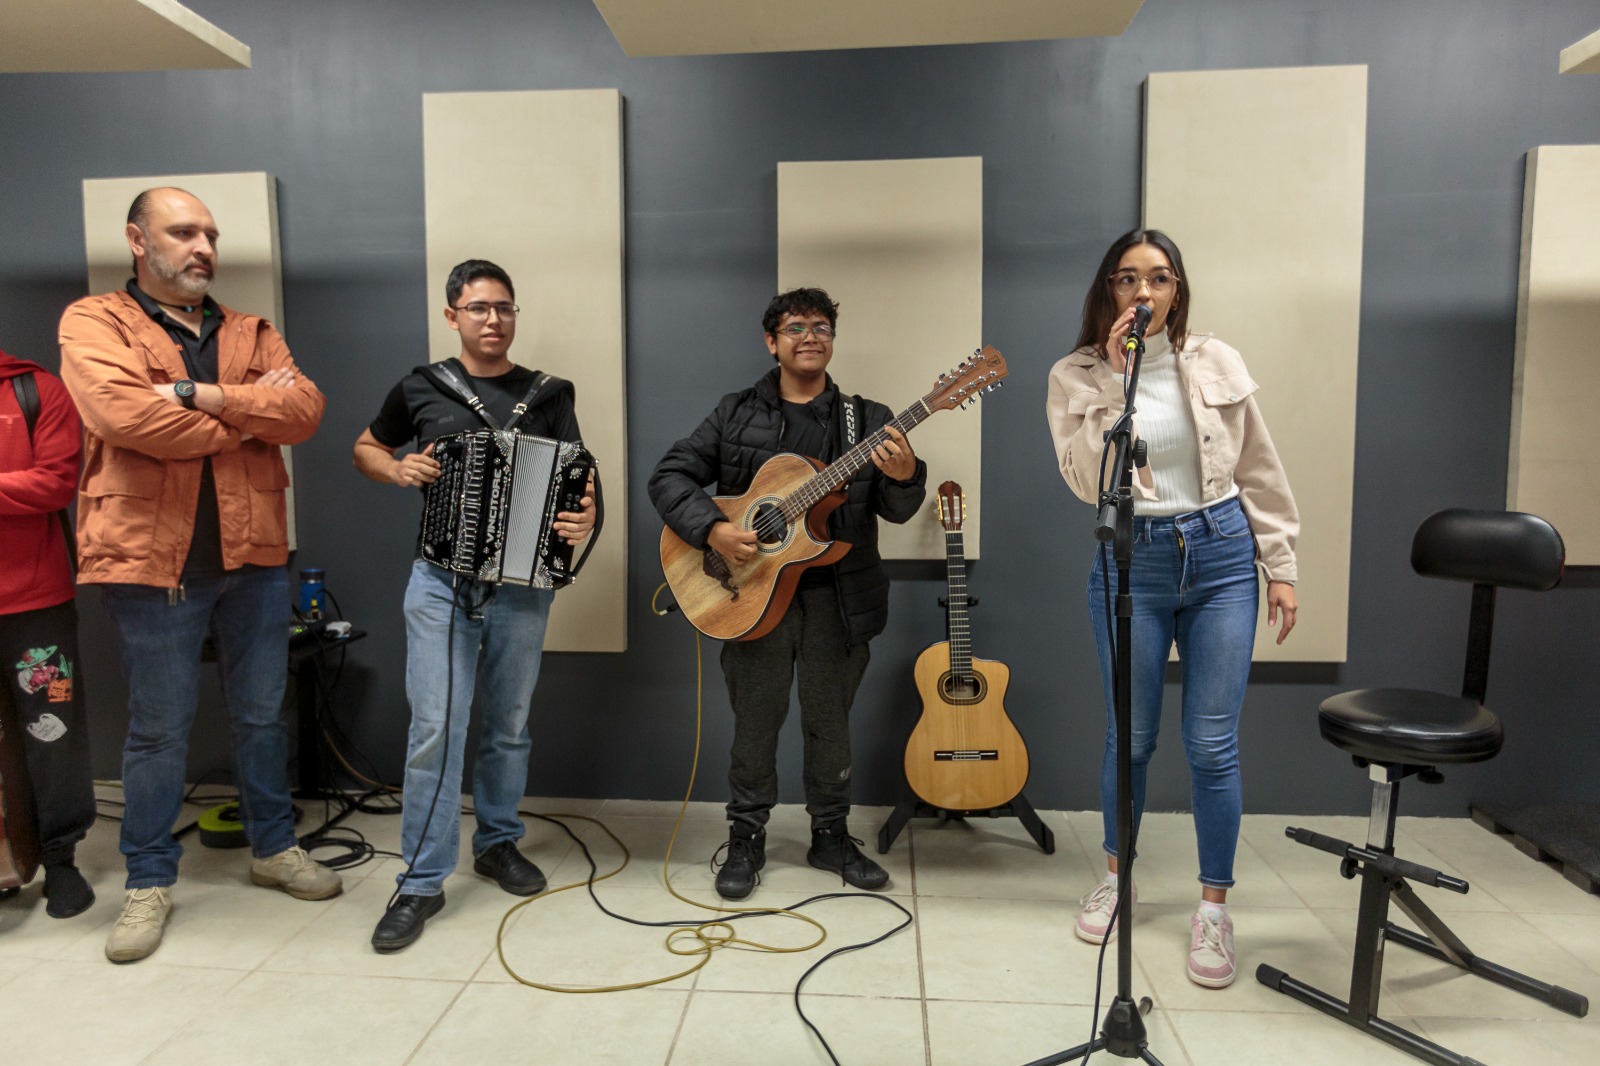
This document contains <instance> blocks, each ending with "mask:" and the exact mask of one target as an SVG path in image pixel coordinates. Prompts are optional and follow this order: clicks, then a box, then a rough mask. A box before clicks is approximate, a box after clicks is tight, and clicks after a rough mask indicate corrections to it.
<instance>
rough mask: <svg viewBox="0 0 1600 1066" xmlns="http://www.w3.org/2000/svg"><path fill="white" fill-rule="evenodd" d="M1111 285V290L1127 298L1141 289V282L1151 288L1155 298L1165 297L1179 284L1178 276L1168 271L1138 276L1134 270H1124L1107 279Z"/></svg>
mask: <svg viewBox="0 0 1600 1066" xmlns="http://www.w3.org/2000/svg"><path fill="white" fill-rule="evenodd" d="M1106 280H1107V281H1109V282H1110V283H1111V288H1112V290H1113V291H1114V292H1116V293H1117V294H1118V295H1119V296H1127V295H1129V294H1130V293H1132V292H1134V291H1135V290H1136V289H1138V288H1139V282H1141V281H1142V282H1144V283H1145V284H1146V285H1148V286H1150V293H1151V295H1153V296H1164V295H1166V294H1167V293H1169V292H1171V291H1172V290H1173V289H1174V288H1175V287H1176V286H1177V284H1178V275H1176V274H1174V273H1172V272H1170V271H1167V270H1158V271H1156V272H1155V273H1154V274H1138V273H1135V272H1134V271H1132V270H1123V271H1120V272H1118V273H1116V274H1112V275H1111V276H1110V277H1109V278H1107V279H1106Z"/></svg>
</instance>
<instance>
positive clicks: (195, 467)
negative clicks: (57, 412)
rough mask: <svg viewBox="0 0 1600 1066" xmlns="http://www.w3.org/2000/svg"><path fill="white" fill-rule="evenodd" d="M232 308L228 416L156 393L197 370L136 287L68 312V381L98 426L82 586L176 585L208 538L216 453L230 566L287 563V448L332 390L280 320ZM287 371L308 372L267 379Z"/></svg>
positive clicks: (313, 424) (225, 359)
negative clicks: (298, 353) (299, 360)
mask: <svg viewBox="0 0 1600 1066" xmlns="http://www.w3.org/2000/svg"><path fill="white" fill-rule="evenodd" d="M222 311H223V319H222V325H221V327H220V328H219V329H218V330H217V383H218V384H219V385H220V386H221V387H222V391H223V410H222V414H221V415H220V416H215V415H209V414H206V413H205V412H203V411H191V410H188V409H187V408H184V407H181V406H179V405H178V404H175V403H173V402H172V401H170V400H168V399H166V398H165V397H163V396H161V395H159V394H157V393H156V392H155V391H154V390H153V389H152V386H154V385H163V384H170V383H172V382H175V381H182V380H183V379H185V378H187V377H188V376H189V373H188V370H187V369H185V367H184V363H183V351H182V349H181V348H180V347H179V346H178V345H177V344H176V343H174V341H173V340H172V338H171V337H170V336H168V334H167V331H166V330H165V329H163V328H162V327H161V326H160V325H159V324H158V323H157V322H155V321H153V320H152V319H151V318H150V316H149V315H147V314H145V313H144V310H143V308H141V307H140V306H139V304H138V302H137V301H135V300H134V298H133V297H132V296H130V295H128V294H127V293H126V292H112V293H107V294H105V295H103V296H90V297H87V298H85V299H82V300H79V301H78V302H76V303H74V304H73V305H72V306H70V307H68V308H67V310H66V313H65V314H63V315H62V316H61V334H60V336H61V377H62V380H64V381H65V382H66V384H67V389H68V391H70V392H71V393H72V398H73V399H74V400H75V401H76V402H77V405H78V413H79V414H80V415H82V417H83V429H84V447H83V476H82V479H81V481H80V482H79V484H78V559H79V571H78V580H79V581H80V582H82V583H84V584H94V583H106V582H118V583H127V584H135V585H154V586H156V587H159V588H172V587H175V586H176V585H177V584H178V580H179V577H180V575H181V574H182V572H183V563H184V560H185V559H187V558H188V555H189V542H190V540H192V539H193V537H194V512H195V506H196V504H197V503H198V501H199V498H200V475H201V472H202V470H203V467H204V462H205V459H206V458H207V457H210V459H211V468H212V474H213V477H214V478H215V480H216V485H217V511H218V517H219V518H220V520H221V526H222V565H223V567H224V568H225V569H229V570H232V569H235V568H237V567H240V566H244V565H246V564H253V565H257V566H279V565H282V564H283V563H284V562H285V561H287V559H288V556H289V525H288V518H287V515H286V512H285V507H284V490H285V489H286V488H287V487H288V485H289V472H288V470H287V469H286V468H285V467H284V465H283V455H282V453H281V452H280V451H279V449H278V446H279V445H282V444H299V443H301V442H302V441H305V440H308V439H309V438H310V437H311V434H312V433H314V432H316V429H317V424H318V423H319V422H321V420H322V409H323V407H324V405H325V404H326V400H325V399H324V398H323V395H322V393H321V392H320V391H318V389H317V387H316V385H314V384H312V382H311V379H310V378H308V377H306V376H305V375H304V374H303V373H301V371H300V369H299V368H298V367H296V366H295V365H294V361H293V360H292V359H291V358H290V357H289V348H288V346H287V345H286V344H284V341H283V338H282V337H281V336H280V335H279V334H278V331H277V330H276V329H274V328H273V327H272V324H271V323H270V322H268V321H267V320H266V319H263V318H260V317H257V316H256V315H247V314H245V313H243V312H241V311H235V310H233V309H231V308H226V307H225V308H223V309H222ZM279 367H289V368H292V369H293V370H294V372H295V384H294V385H293V386H292V387H291V388H287V389H280V388H274V387H272V386H261V385H255V384H253V382H255V381H257V380H258V379H259V378H260V377H261V375H262V374H264V373H266V372H267V371H269V370H274V369H277V368H279ZM245 437H249V438H250V439H248V440H245V439H243V438H245Z"/></svg>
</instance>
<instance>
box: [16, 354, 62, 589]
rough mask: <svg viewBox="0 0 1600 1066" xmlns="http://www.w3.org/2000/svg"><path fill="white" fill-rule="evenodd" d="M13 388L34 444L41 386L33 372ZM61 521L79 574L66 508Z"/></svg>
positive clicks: (57, 515) (22, 375) (59, 512)
mask: <svg viewBox="0 0 1600 1066" xmlns="http://www.w3.org/2000/svg"><path fill="white" fill-rule="evenodd" d="M11 388H12V391H14V392H15V393H16V394H17V406H18V407H20V408H22V421H23V422H24V423H26V424H27V426H28V444H29V445H30V446H32V444H33V427H34V426H36V425H38V424H39V409H40V404H39V384H38V382H36V381H34V380H33V371H31V370H30V371H28V372H27V373H26V374H18V375H17V376H16V377H14V378H12V379H11ZM56 517H57V518H58V519H60V521H61V535H62V536H63V537H65V538H66V541H67V562H68V563H70V564H71V565H72V572H73V573H74V574H76V573H77V572H78V538H77V537H76V536H75V535H74V534H73V532H72V519H71V518H69V517H67V512H66V509H65V508H62V509H61V510H59V511H57V512H56Z"/></svg>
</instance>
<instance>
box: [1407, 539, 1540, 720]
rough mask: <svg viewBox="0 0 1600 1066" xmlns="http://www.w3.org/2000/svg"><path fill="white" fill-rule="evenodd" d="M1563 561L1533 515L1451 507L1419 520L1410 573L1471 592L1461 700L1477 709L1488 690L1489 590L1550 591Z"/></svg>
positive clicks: (1491, 600)
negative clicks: (1460, 584)
mask: <svg viewBox="0 0 1600 1066" xmlns="http://www.w3.org/2000/svg"><path fill="white" fill-rule="evenodd" d="M1566 558H1567V549H1566V546H1565V545H1564V544H1562V543H1561V534H1559V533H1557V532H1556V529H1555V527H1554V526H1552V525H1551V524H1550V523H1549V522H1546V521H1545V520H1544V519H1542V518H1539V517H1538V516H1536V515H1531V514H1523V513H1522V512H1520V511H1473V510H1468V509H1466V508H1464V507H1453V508H1450V509H1449V510H1446V511H1439V512H1437V513H1435V514H1431V515H1429V516H1428V517H1427V518H1425V519H1423V521H1422V524H1421V525H1420V526H1418V527H1417V532H1416V535H1415V536H1414V537H1412V538H1411V568H1412V569H1413V570H1415V571H1416V572H1417V573H1419V574H1421V575H1423V576H1424V577H1438V578H1445V579H1447V580H1451V581H1470V582H1472V586H1473V588H1472V617H1471V620H1470V621H1469V622H1468V627H1467V664H1466V672H1465V674H1464V676H1463V679H1462V682H1461V695H1463V696H1465V697H1466V698H1468V699H1471V700H1476V701H1477V702H1478V703H1482V702H1483V697H1484V693H1485V692H1486V691H1487V689H1488V685H1489V643H1490V638H1491V637H1492V636H1493V634H1494V591H1495V589H1496V588H1501V587H1504V588H1517V589H1528V590H1530V591H1533V592H1546V591H1548V590H1550V589H1553V588H1555V587H1556V585H1558V584H1559V583H1560V582H1561V570H1562V567H1563V565H1564V564H1565V563H1566Z"/></svg>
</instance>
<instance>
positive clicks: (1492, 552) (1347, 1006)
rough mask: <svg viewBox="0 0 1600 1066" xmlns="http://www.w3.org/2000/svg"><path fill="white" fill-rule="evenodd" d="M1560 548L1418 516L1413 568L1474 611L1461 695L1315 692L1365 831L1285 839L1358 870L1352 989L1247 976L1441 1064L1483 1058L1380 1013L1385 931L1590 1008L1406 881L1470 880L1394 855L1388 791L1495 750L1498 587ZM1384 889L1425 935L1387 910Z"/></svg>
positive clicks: (1539, 588) (1553, 541)
mask: <svg viewBox="0 0 1600 1066" xmlns="http://www.w3.org/2000/svg"><path fill="white" fill-rule="evenodd" d="M1565 558H1566V550H1565V548H1564V547H1563V546H1562V543H1561V537H1560V535H1559V534H1557V533H1556V531H1555V529H1554V528H1553V527H1552V526H1551V525H1550V523H1548V522H1546V521H1545V520H1544V519H1542V518H1536V517H1534V516H1533V515H1528V514H1519V513H1516V512H1507V511H1468V510H1460V509H1456V510H1449V511H1440V512H1439V513H1438V514H1435V515H1432V516H1430V517H1429V518H1428V519H1426V520H1425V521H1424V522H1423V523H1422V525H1421V526H1419V527H1417V533H1416V536H1415V537H1414V538H1413V539H1412V542H1411V568H1412V569H1413V570H1415V571H1416V572H1417V573H1419V574H1422V575H1423V576H1425V577H1440V578H1447V579H1451V580H1456V581H1469V582H1471V583H1472V617H1471V622H1470V624H1469V629H1468V636H1467V666H1466V676H1465V679H1464V680H1463V681H1462V685H1461V695H1460V696H1450V695H1446V694H1444V693H1441V692H1421V691H1418V690H1415V689H1403V688H1368V689H1358V690H1357V691H1355V692H1342V693H1340V694H1339V695H1337V696H1332V697H1330V698H1328V699H1326V700H1324V701H1323V703H1322V710H1321V713H1320V714H1319V715H1318V716H1317V718H1318V724H1319V725H1320V727H1321V730H1322V738H1323V739H1324V740H1326V741H1327V742H1328V743H1330V744H1332V745H1334V746H1335V747H1337V748H1340V749H1341V750H1343V751H1346V752H1349V753H1350V755H1351V757H1352V758H1354V759H1355V762H1356V765H1357V766H1360V767H1362V768H1364V769H1365V770H1366V771H1367V774H1368V776H1369V777H1371V779H1372V782H1373V785H1372V816H1371V820H1370V821H1369V822H1368V825H1367V843H1366V845H1365V846H1364V847H1363V846H1358V845H1355V844H1351V843H1348V842H1346V841H1343V840H1336V839H1334V838H1333V837H1329V836H1324V835H1322V834H1321V833H1313V832H1311V831H1310V830H1309V829H1296V828H1292V827H1291V828H1290V829H1289V830H1288V835H1289V837H1290V838H1291V839H1293V840H1297V841H1299V842H1300V843H1302V844H1306V845H1308V846H1310V847H1313V848H1318V849H1320V850H1322V851H1326V852H1330V853H1331V854H1334V855H1338V856H1339V857H1340V858H1341V859H1342V860H1343V861H1342V862H1341V863H1340V864H1339V872H1340V873H1341V874H1343V875H1344V876H1345V877H1350V878H1354V877H1358V876H1359V877H1360V878H1361V909H1360V913H1359V917H1358V918H1357V921H1356V950H1355V961H1354V963H1353V965H1352V967H1351V971H1350V999H1349V1002H1345V1001H1343V1000H1339V999H1335V998H1334V997H1333V996H1331V995H1329V994H1328V993H1326V992H1324V991H1322V990H1321V989H1318V988H1313V987H1312V986H1310V985H1308V984H1305V983H1304V982H1302V981H1297V980H1295V979H1294V978H1293V977H1290V976H1289V975H1288V974H1286V973H1284V972H1283V971H1282V970H1279V969H1277V968H1276V967H1273V966H1268V965H1265V964H1263V965H1261V966H1260V967H1258V968H1257V969H1256V980H1258V981H1260V982H1261V983H1262V984H1264V985H1266V986H1267V987H1268V988H1271V989H1274V990H1275V991H1278V992H1282V993H1284V994H1285V995H1287V996H1292V997H1293V998H1295V999H1297V1000H1299V1001H1300V1002H1302V1003H1305V1004H1307V1005H1308V1006H1312V1007H1315V1008H1317V1009H1318V1010H1320V1011H1322V1012H1323V1013H1324V1014H1329V1015H1332V1016H1333V1017H1335V1018H1338V1019H1340V1020H1341V1021H1344V1022H1347V1023H1349V1024H1350V1025H1353V1026H1355V1027H1356V1028H1357V1029H1360V1030H1363V1031H1364V1032H1367V1033H1370V1034H1371V1035H1373V1036H1375V1037H1377V1038H1378V1039H1379V1040H1382V1041H1384V1042H1385V1043H1387V1044H1392V1045H1393V1046H1395V1047H1397V1048H1399V1049H1401V1050H1402V1051H1407V1052H1410V1053H1411V1054H1413V1055H1415V1056H1417V1057H1418V1058H1419V1059H1422V1060H1423V1061H1425V1062H1431V1063H1436V1064H1438V1066H1483V1064H1482V1063H1479V1062H1478V1061H1477V1060H1476V1059H1471V1058H1468V1057H1466V1056H1465V1055H1458V1054H1456V1053H1455V1052H1453V1051H1450V1050H1449V1049H1447V1048H1443V1047H1440V1046H1439V1045H1438V1044H1435V1043H1433V1042H1432V1041H1429V1040H1425V1039H1423V1038H1422V1037H1420V1036H1418V1035H1417V1034H1416V1033H1413V1032H1411V1031H1410V1030H1409V1029H1402V1028H1401V1027H1400V1026H1398V1025H1395V1024H1394V1023H1392V1022H1388V1021H1385V1020H1384V1019H1382V1018H1380V1017H1378V996H1379V991H1380V989H1379V984H1380V982H1381V979H1382V977H1383V948H1384V944H1385V943H1386V942H1393V943H1397V944H1403V945H1405V946H1406V947H1408V948H1411V949H1413V950H1415V951H1420V952H1422V953H1423V954H1425V955H1431V956H1433V957H1434V958H1436V959H1439V960H1441V961H1443V962H1448V963H1451V964H1453V965H1456V966H1459V967H1461V968H1462V969H1464V970H1467V971H1469V972H1470V973H1474V974H1477V975H1478V976H1479V977H1484V978H1487V979H1488V980H1490V981H1493V982H1495V983H1496V984H1500V985H1504V986H1506V987H1507V988H1512V989H1515V990H1516V991H1518V992H1522V993H1525V994H1527V995H1530V996H1532V997H1534V998H1535V999H1538V1000H1541V1001H1543V1002H1545V1003H1548V1004H1550V1005H1551V1006H1552V1007H1555V1008H1556V1009H1557V1010H1562V1011H1565V1012H1566V1013H1568V1014H1574V1015H1577V1016H1578V1017H1580V1018H1581V1017H1583V1016H1584V1015H1586V1014H1587V1013H1588V1012H1589V1001H1588V1000H1587V999H1585V998H1584V997H1583V996H1580V995H1578V994H1577V993H1575V992H1571V991H1569V990H1567V989H1565V988H1561V987H1558V986H1556V985H1549V984H1545V983H1544V982H1542V981H1537V980H1534V979H1533V978H1531V977H1528V976H1526V975H1524V974H1520V973H1517V972H1516V971H1515V970H1508V969H1506V968H1505V967H1504V966H1499V965H1496V964H1495V963H1492V962H1488V961H1486V960H1484V959H1480V958H1478V957H1477V956H1476V955H1474V954H1473V953H1472V951H1471V950H1470V949H1469V948H1468V947H1467V946H1466V945H1465V944H1463V943H1462V942H1461V940H1460V938H1459V937H1457V936H1456V935H1455V934H1454V933H1452V932H1451V931H1450V928H1449V927H1448V926H1446V925H1445V924H1444V922H1442V921H1440V920H1439V917H1438V915H1436V914H1434V913H1433V911H1431V910H1429V909H1428V907H1427V905H1426V904H1424V903H1423V902H1422V900H1421V899H1420V898H1418V896H1417V893H1416V891H1415V890H1414V889H1412V887H1411V886H1410V885H1409V884H1407V883H1406V882H1407V881H1417V882H1420V883H1421V884H1425V885H1431V886H1433V887H1435V888H1445V889H1449V890H1450V891H1452V892H1461V893H1465V892H1466V891H1467V888H1468V885H1467V883H1466V882H1465V881H1463V880H1461V879H1460V878H1456V877H1450V876H1447V875H1446V874H1442V873H1440V872H1439V871H1438V870H1434V869H1430V868H1429V867H1426V866H1419V865H1417V864H1416V863H1411V862H1406V861H1405V860H1404V859H1397V858H1395V855H1394V823H1395V813H1396V801H1397V800H1398V798H1399V792H1400V781H1401V780H1402V779H1403V778H1406V777H1410V776H1412V775H1413V774H1415V775H1416V777H1417V779H1418V780H1419V781H1423V782H1428V783H1436V782H1438V781H1441V780H1443V778H1442V777H1441V776H1440V774H1439V771H1438V769H1437V767H1439V766H1442V765H1447V764H1448V765H1456V764H1464V763H1474V762H1482V761H1483V760H1484V759H1490V758H1493V757H1494V756H1495V754H1496V753H1498V752H1499V750H1500V743H1501V729H1500V720H1499V719H1498V718H1496V717H1495V716H1494V715H1493V714H1492V713H1491V712H1490V711H1489V710H1488V709H1487V708H1486V707H1484V706H1483V695H1484V690H1485V688H1486V687H1487V683H1488V675H1489V638H1490V636H1491V634H1492V632H1493V628H1494V594H1495V589H1496V588H1497V587H1506V588H1520V589H1530V590H1533V591H1536V592H1543V591H1546V590H1548V589H1552V588H1554V587H1555V586H1556V584H1557V583H1558V582H1559V581H1560V580H1561V567H1562V564H1563V562H1564V561H1565ZM1391 900H1392V901H1393V902H1394V903H1395V905H1397V906H1398V907H1399V908H1400V909H1401V910H1402V911H1404V912H1405V913H1406V915H1407V916H1409V917H1410V918H1411V920H1412V921H1413V922H1414V923H1416V925H1417V927H1418V928H1420V929H1422V930H1423V931H1424V932H1425V933H1426V935H1419V934H1417V933H1414V932H1412V931H1411V930H1409V929H1403V928H1401V927H1400V926H1397V925H1395V924H1394V923H1393V922H1391V921H1389V904H1390V901H1391Z"/></svg>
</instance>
